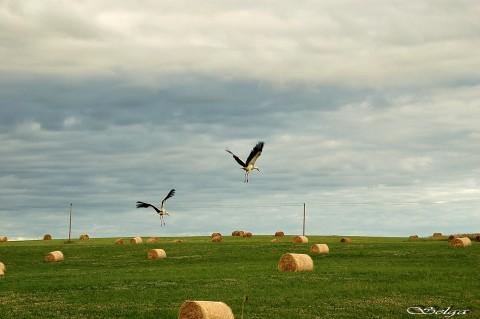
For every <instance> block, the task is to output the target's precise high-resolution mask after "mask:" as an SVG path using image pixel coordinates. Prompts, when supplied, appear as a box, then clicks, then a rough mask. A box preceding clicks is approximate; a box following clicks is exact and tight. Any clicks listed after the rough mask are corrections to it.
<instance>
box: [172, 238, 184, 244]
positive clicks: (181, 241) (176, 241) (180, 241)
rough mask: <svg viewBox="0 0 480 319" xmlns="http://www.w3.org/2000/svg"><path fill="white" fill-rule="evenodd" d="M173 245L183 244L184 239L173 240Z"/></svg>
mask: <svg viewBox="0 0 480 319" xmlns="http://www.w3.org/2000/svg"><path fill="white" fill-rule="evenodd" d="M172 243H175V244H179V243H183V239H175V240H172Z"/></svg>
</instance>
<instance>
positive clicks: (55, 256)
mask: <svg viewBox="0 0 480 319" xmlns="http://www.w3.org/2000/svg"><path fill="white" fill-rule="evenodd" d="M63 259H64V258H63V253H62V252H61V251H60V250H56V251H52V252H49V253H48V254H47V255H46V256H45V258H44V260H45V261H46V262H49V263H51V262H57V261H62V260H63Z"/></svg>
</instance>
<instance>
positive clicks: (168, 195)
mask: <svg viewBox="0 0 480 319" xmlns="http://www.w3.org/2000/svg"><path fill="white" fill-rule="evenodd" d="M173 195H175V189H171V190H170V191H169V192H168V194H167V196H165V198H164V199H163V200H162V207H163V203H164V202H165V201H166V200H167V199H169V198H170V197H172V196H173Z"/></svg>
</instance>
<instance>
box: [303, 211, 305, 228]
mask: <svg viewBox="0 0 480 319" xmlns="http://www.w3.org/2000/svg"><path fill="white" fill-rule="evenodd" d="M303 236H305V203H303Z"/></svg>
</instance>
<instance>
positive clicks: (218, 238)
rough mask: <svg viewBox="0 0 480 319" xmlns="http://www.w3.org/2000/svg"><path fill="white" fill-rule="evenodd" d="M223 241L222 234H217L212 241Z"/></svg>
mask: <svg viewBox="0 0 480 319" xmlns="http://www.w3.org/2000/svg"><path fill="white" fill-rule="evenodd" d="M221 241H222V236H215V237H213V238H212V243H219V242H221Z"/></svg>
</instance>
